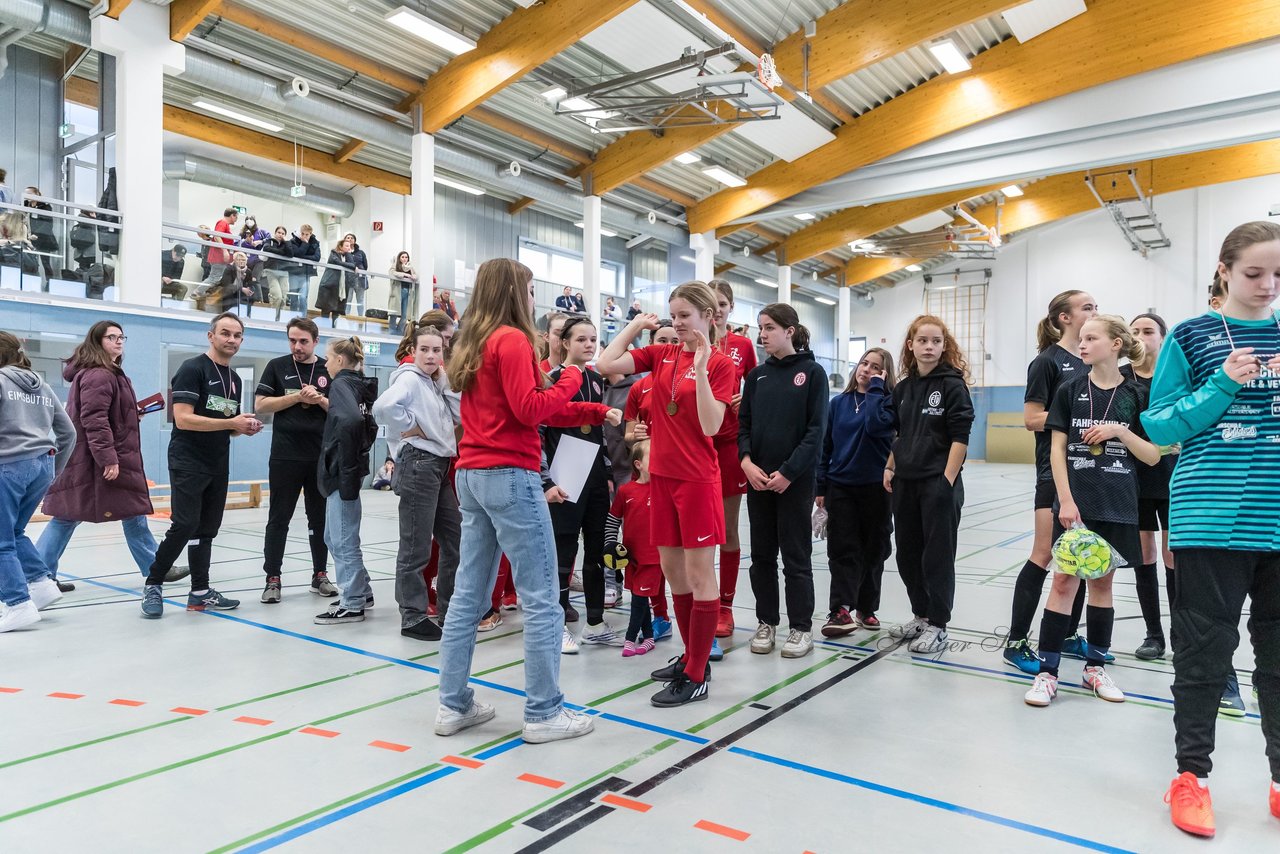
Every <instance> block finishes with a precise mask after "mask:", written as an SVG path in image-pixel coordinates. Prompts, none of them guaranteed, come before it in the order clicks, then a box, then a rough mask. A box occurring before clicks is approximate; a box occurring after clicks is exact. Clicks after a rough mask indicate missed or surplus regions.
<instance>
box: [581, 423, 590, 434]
mask: <svg viewBox="0 0 1280 854" xmlns="http://www.w3.org/2000/svg"><path fill="white" fill-rule="evenodd" d="M578 429H579V430H581V431H582V434H583V435H584V436H585V435H587V434H589V433H590V432H591V427H590V426H589V425H586V424H583V425H582V426H581V427H579V428H578Z"/></svg>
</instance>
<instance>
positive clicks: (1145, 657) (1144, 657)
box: [1133, 650, 1164, 661]
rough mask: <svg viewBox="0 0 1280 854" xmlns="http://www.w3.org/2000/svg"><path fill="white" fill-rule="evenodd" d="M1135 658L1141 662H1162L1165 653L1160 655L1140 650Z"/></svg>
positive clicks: (1135, 654) (1134, 655)
mask: <svg viewBox="0 0 1280 854" xmlns="http://www.w3.org/2000/svg"><path fill="white" fill-rule="evenodd" d="M1133 657H1134V658H1136V659H1138V660H1139V661H1160V660H1161V659H1163V658H1164V653H1163V652H1161V653H1158V654H1153V653H1144V652H1142V651H1141V650H1139V651H1137V652H1135V653H1134V654H1133Z"/></svg>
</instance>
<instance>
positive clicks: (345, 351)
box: [325, 335, 364, 373]
mask: <svg viewBox="0 0 1280 854" xmlns="http://www.w3.org/2000/svg"><path fill="white" fill-rule="evenodd" d="M325 350H326V352H327V353H328V355H330V356H341V357H342V358H343V359H346V360H347V362H348V364H350V365H351V370H353V371H355V372H356V373H360V372H362V371H363V370H364V344H363V343H361V341H360V339H359V338H357V337H355V336H354V335H353V336H351V337H350V338H340V339H338V340H337V341H334V342H332V343H330V344H329V346H328V347H326V348H325Z"/></svg>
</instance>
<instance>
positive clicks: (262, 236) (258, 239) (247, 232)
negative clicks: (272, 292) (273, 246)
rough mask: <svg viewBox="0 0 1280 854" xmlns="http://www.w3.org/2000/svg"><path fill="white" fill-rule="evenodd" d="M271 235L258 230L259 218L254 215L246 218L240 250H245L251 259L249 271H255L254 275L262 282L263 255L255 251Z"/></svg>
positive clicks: (241, 233) (242, 229)
mask: <svg viewBox="0 0 1280 854" xmlns="http://www.w3.org/2000/svg"><path fill="white" fill-rule="evenodd" d="M270 236H271V235H269V234H267V232H266V231H264V230H263V229H261V228H258V218H257V217H255V216H254V215H253V214H249V215H248V216H246V217H245V218H244V227H243V228H241V229H240V248H241V249H243V250H244V254H245V255H247V256H248V258H249V269H250V270H253V274H254V275H255V276H257V277H258V280H259V281H261V280H262V269H263V261H264V260H265V259H264V258H263V257H262V256H261V255H258V254H257V253H256V252H253V251H252V250H254V249H261V248H262V244H264V243H266V242H267V238H268V237H270Z"/></svg>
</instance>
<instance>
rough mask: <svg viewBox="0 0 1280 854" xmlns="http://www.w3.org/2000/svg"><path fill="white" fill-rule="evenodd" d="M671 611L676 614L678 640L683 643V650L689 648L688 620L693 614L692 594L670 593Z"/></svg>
mask: <svg viewBox="0 0 1280 854" xmlns="http://www.w3.org/2000/svg"><path fill="white" fill-rule="evenodd" d="M671 605H672V610H674V611H675V612H676V628H678V629H679V630H680V640H681V641H683V642H684V645H685V648H688V646H689V628H690V625H689V620H690V615H691V614H692V612H693V594H692V593H672V594H671Z"/></svg>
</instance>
